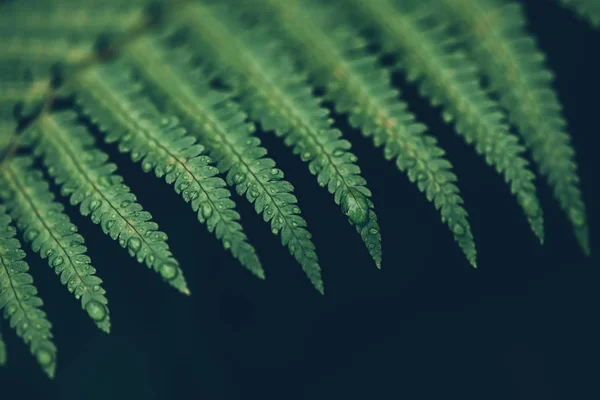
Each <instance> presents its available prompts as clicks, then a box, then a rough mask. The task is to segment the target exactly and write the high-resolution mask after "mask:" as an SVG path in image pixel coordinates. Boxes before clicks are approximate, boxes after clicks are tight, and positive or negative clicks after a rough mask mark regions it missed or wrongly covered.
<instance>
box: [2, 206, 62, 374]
mask: <svg viewBox="0 0 600 400" xmlns="http://www.w3.org/2000/svg"><path fill="white" fill-rule="evenodd" d="M10 222H11V219H10V217H9V216H8V215H7V214H6V208H5V207H4V206H1V205H0V310H4V318H6V319H7V320H10V326H11V327H12V328H13V329H15V330H16V331H17V335H18V336H20V337H21V338H22V339H23V341H24V342H25V343H26V344H27V345H29V349H30V351H31V353H32V354H33V355H34V356H35V357H36V359H37V362H38V363H39V364H40V366H41V367H42V368H43V369H44V371H45V372H46V374H48V375H49V376H50V377H52V376H54V371H55V369H56V346H54V343H52V333H51V331H50V328H51V325H50V322H48V320H47V319H46V313H45V312H44V311H42V309H41V307H42V305H43V303H42V300H40V298H39V297H37V296H36V295H37V289H36V288H35V286H33V279H32V278H31V275H29V273H28V271H29V266H28V265H27V263H26V262H25V261H23V258H25V252H24V251H23V250H22V249H21V244H20V243H19V241H18V240H17V239H15V234H16V230H15V228H13V227H12V226H11V225H10Z"/></svg>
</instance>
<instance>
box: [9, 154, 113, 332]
mask: <svg viewBox="0 0 600 400" xmlns="http://www.w3.org/2000/svg"><path fill="white" fill-rule="evenodd" d="M32 164H33V161H32V160H31V158H29V157H22V158H12V159H10V160H8V161H7V162H5V163H4V164H3V167H2V171H1V173H0V184H2V186H3V188H4V189H3V190H2V191H0V197H1V198H2V200H3V201H4V205H5V206H6V207H7V208H8V210H9V211H10V214H11V217H12V218H13V219H14V220H15V221H16V222H17V228H18V229H19V230H20V231H21V233H22V236H23V237H24V238H25V240H26V241H27V242H31V246H32V248H33V250H34V251H35V252H37V253H40V255H41V256H42V257H43V258H48V263H49V264H50V266H51V267H53V268H54V270H55V272H56V273H57V274H58V275H60V280H61V282H62V284H63V285H67V288H68V289H69V291H70V292H71V293H74V295H75V297H76V298H77V299H81V306H82V308H83V309H84V310H85V311H87V313H88V314H89V316H90V317H91V318H92V319H93V320H94V321H95V322H96V324H97V325H98V327H99V328H100V329H102V330H103V331H105V332H107V333H108V332H109V331H110V320H109V313H108V308H107V306H106V304H107V300H106V297H105V296H104V294H105V293H106V292H105V291H104V289H103V288H102V287H101V283H102V280H101V279H100V278H98V277H97V276H95V272H96V271H95V269H94V268H93V267H92V266H91V265H90V259H89V257H88V256H87V255H86V254H85V253H86V251H87V249H86V248H85V246H84V240H83V237H82V236H81V235H79V234H77V233H76V232H77V228H76V227H75V225H73V224H72V223H71V222H70V220H69V217H68V216H67V215H66V214H65V213H64V207H63V205H62V204H60V203H57V202H56V201H55V200H54V195H53V194H52V193H51V192H50V190H49V188H48V184H47V183H46V181H45V180H44V177H43V175H42V173H41V172H40V171H38V170H36V169H34V168H32Z"/></svg>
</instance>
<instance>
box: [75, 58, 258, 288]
mask: <svg viewBox="0 0 600 400" xmlns="http://www.w3.org/2000/svg"><path fill="white" fill-rule="evenodd" d="M129 72H130V68H129V67H128V66H127V65H125V64H124V63H122V62H121V63H118V64H116V65H109V66H103V67H99V68H93V69H89V70H88V71H86V72H85V73H83V74H81V75H80V76H79V77H78V80H77V83H76V91H77V98H78V101H79V102H80V103H81V104H82V105H83V107H84V109H85V110H86V113H87V114H89V115H90V116H91V118H92V119H93V120H94V122H95V123H96V124H97V125H99V127H100V129H101V130H102V131H103V132H105V133H106V134H107V135H106V139H107V141H108V142H119V143H120V146H119V148H120V150H121V151H124V152H129V153H131V157H132V159H133V160H134V161H142V168H143V169H144V171H146V172H149V171H151V170H154V171H155V173H156V175H157V176H158V177H163V176H164V177H165V179H166V181H167V182H168V183H169V184H172V185H173V186H174V188H175V191H176V192H177V193H179V194H181V196H182V197H183V198H184V200H185V201H186V202H190V203H191V206H192V209H193V210H194V211H196V212H197V214H198V220H199V221H200V222H202V223H206V225H207V227H208V230H209V231H210V232H213V231H214V232H215V234H216V236H217V238H219V239H220V240H222V241H223V246H224V247H225V248H226V249H229V250H230V251H231V252H232V254H233V255H234V256H235V257H236V258H237V259H239V260H240V262H241V263H242V265H244V266H245V267H246V268H248V269H249V270H250V271H251V272H252V273H254V274H255V275H257V276H258V277H260V278H264V271H263V269H262V266H261V264H260V261H259V259H258V257H257V255H256V252H255V250H254V248H253V247H252V246H251V245H250V244H249V243H248V239H247V237H246V235H245V234H244V232H243V230H242V227H241V225H240V223H239V218H240V216H239V214H238V213H237V212H236V211H235V203H234V202H233V201H232V200H231V199H230V196H231V194H230V192H229V190H227V189H226V188H225V182H224V181H223V180H222V179H221V178H219V177H217V176H216V175H217V174H218V172H219V171H218V169H217V168H215V166H214V165H213V162H212V160H211V159H210V158H209V157H207V156H206V155H203V153H204V148H203V147H202V146H201V145H198V144H196V143H195V140H194V139H193V138H192V137H191V136H190V135H188V134H187V132H186V131H185V129H183V128H182V127H181V126H180V125H179V123H178V121H177V119H175V118H173V117H169V116H163V115H160V114H159V113H158V111H157V110H156V109H155V107H154V106H153V105H152V104H151V103H150V102H149V101H148V99H146V98H144V96H143V94H142V93H141V86H140V85H139V84H136V83H135V82H134V81H132V79H131V78H130V77H129V76H128V75H129Z"/></svg>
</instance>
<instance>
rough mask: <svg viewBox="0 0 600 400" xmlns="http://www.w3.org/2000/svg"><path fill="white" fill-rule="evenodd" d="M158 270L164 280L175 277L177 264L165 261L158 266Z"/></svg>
mask: <svg viewBox="0 0 600 400" xmlns="http://www.w3.org/2000/svg"><path fill="white" fill-rule="evenodd" d="M158 272H159V273H160V275H161V276H162V277H163V278H164V279H166V280H172V279H175V277H176V276H177V265H176V264H175V263H174V262H171V261H167V262H165V263H162V264H161V265H160V267H158Z"/></svg>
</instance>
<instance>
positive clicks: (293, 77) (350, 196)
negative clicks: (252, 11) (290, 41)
mask: <svg viewBox="0 0 600 400" xmlns="http://www.w3.org/2000/svg"><path fill="white" fill-rule="evenodd" d="M232 13H233V14H235V13H236V11H235V10H233V9H232V8H229V9H228V10H225V8H224V7H219V6H215V7H214V8H212V9H211V8H209V7H205V6H202V5H200V4H190V5H189V6H188V7H187V8H185V9H183V10H182V12H181V13H180V18H181V19H183V20H184V21H185V22H186V23H187V24H188V25H189V27H190V28H191V29H192V30H193V33H194V36H195V40H193V42H194V45H197V46H198V50H199V52H200V54H202V55H203V56H206V59H207V61H209V62H211V63H213V65H214V66H216V67H217V68H216V69H217V70H218V72H219V73H220V75H221V77H222V78H223V79H224V80H225V81H228V82H230V83H231V86H233V87H234V88H236V89H237V90H239V92H240V93H239V94H240V102H241V104H242V106H243V107H244V108H245V109H246V110H248V111H249V113H250V116H251V117H252V119H255V120H257V121H259V122H260V123H261V125H262V127H263V128H264V129H265V130H270V131H274V132H275V133H276V134H277V135H278V136H280V137H283V138H285V143H286V145H287V146H290V147H292V149H293V152H294V154H296V155H298V156H300V157H301V158H302V160H303V161H305V162H307V163H309V169H310V171H311V173H312V174H313V175H316V176H317V179H318V182H319V184H320V185H321V186H326V187H327V189H328V190H329V192H330V193H331V194H333V195H334V200H335V202H336V204H338V205H340V206H341V208H342V211H343V212H344V213H345V214H346V215H347V216H348V219H349V222H350V223H351V224H352V225H354V226H355V227H356V229H357V231H358V232H359V233H360V234H361V236H362V238H363V241H364V242H365V245H366V246H367V249H368V251H369V253H370V254H371V256H372V257H373V259H374V260H375V263H376V264H377V265H378V266H380V264H381V235H380V229H379V225H378V223H377V217H376V214H375V212H374V206H373V203H372V201H371V200H370V196H371V192H370V191H369V189H368V188H367V187H366V181H365V179H364V178H363V177H362V176H361V174H360V168H359V167H358V166H357V165H356V161H357V158H356V156H355V155H354V154H352V152H351V151H350V148H351V145H350V142H348V141H347V140H345V139H342V137H341V136H342V134H341V132H340V131H339V130H337V129H334V128H333V127H332V122H333V121H332V119H331V118H330V117H329V116H328V111H327V110H326V109H325V108H324V107H323V106H322V105H321V99H319V98H318V97H316V96H315V95H313V93H312V88H311V86H310V85H309V83H308V82H307V79H306V77H305V76H304V75H303V74H301V73H300V72H299V71H297V70H296V68H295V67H294V64H293V60H292V59H291V58H290V57H289V56H288V55H287V54H286V53H285V49H284V48H283V47H282V46H281V45H282V43H280V42H278V41H277V40H276V39H275V38H274V37H273V36H272V35H269V34H268V31H265V30H262V29H261V28H260V27H253V28H250V29H247V28H245V27H244V26H243V23H242V22H241V18H240V16H238V15H232Z"/></svg>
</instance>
